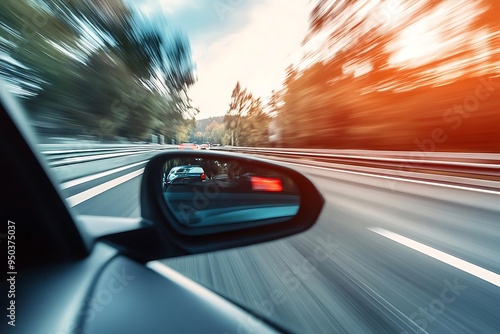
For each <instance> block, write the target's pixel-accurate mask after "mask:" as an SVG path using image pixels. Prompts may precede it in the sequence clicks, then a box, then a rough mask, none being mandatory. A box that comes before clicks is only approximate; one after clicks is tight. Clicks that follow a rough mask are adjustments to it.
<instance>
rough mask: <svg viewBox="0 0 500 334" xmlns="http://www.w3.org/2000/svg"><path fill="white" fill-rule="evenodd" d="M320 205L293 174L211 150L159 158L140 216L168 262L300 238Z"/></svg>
mask: <svg viewBox="0 0 500 334" xmlns="http://www.w3.org/2000/svg"><path fill="white" fill-rule="evenodd" d="M323 203H324V200H323V198H322V196H321V194H320V193H319V192H318V190H317V189H316V187H315V186H314V185H313V184H312V183H311V181H309V179H307V178H306V177H305V176H303V175H302V174H300V173H299V172H297V171H295V170H293V169H290V168H286V167H282V166H279V165H277V164H275V163H271V162H268V161H265V160H260V159H256V158H249V157H246V156H241V155H236V154H228V153H219V152H217V153H214V152H210V151H192V152H189V151H186V152H178V151H177V152H167V153H163V154H160V155H157V156H155V157H154V158H152V159H151V160H150V161H149V163H148V164H147V165H146V168H145V170H144V176H143V179H142V185H141V211H142V216H143V218H145V219H147V220H149V221H151V222H153V223H155V224H156V225H157V227H158V229H159V230H160V231H161V233H162V234H163V236H164V237H165V239H166V243H167V244H168V245H169V252H168V253H169V254H168V256H170V257H172V256H178V255H184V254H195V253H202V252H207V251H215V250H222V249H228V248H232V247H239V246H244V245H250V244H255V243H259V242H264V241H270V240H274V239H278V238H282V237H286V236H289V235H293V234H296V233H299V232H302V231H304V230H306V229H308V228H309V227H311V226H312V225H313V224H314V222H315V221H316V219H317V217H318V215H319V213H320V212H321V209H322V207H323Z"/></svg>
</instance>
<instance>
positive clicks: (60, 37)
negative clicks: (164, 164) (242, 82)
mask: <svg viewBox="0 0 500 334" xmlns="http://www.w3.org/2000/svg"><path fill="white" fill-rule="evenodd" d="M0 18H1V19H2V26H1V27H0V62H1V64H0V65H2V66H1V68H0V76H1V77H2V78H3V79H4V80H6V81H7V82H8V83H9V85H10V86H11V88H12V90H15V91H16V92H17V93H18V95H20V96H23V97H25V98H26V102H27V105H28V110H29V111H30V112H31V113H32V116H33V118H34V119H38V120H43V121H44V122H45V123H52V127H54V124H56V126H55V129H60V130H59V131H62V129H64V131H65V132H67V133H72V134H78V133H85V134H88V135H91V136H93V137H99V138H102V139H113V138H116V137H117V136H119V137H125V138H129V139H134V140H137V139H147V138H149V137H150V135H151V133H153V132H156V131H162V132H164V133H165V135H166V136H168V137H177V136H178V135H179V136H181V137H182V136H184V133H185V129H184V127H185V126H186V125H185V120H184V117H187V119H189V118H191V117H193V116H194V115H195V114H196V113H197V112H198V111H197V110H196V108H194V107H193V106H192V105H191V100H190V98H189V97H188V95H187V89H188V87H189V86H190V85H192V84H193V83H194V82H195V78H194V63H193V62H192V59H191V51H190V46H189V41H188V40H187V37H186V36H185V35H183V34H182V33H181V32H179V31H177V30H173V29H170V30H166V31H160V30H158V28H156V27H153V26H147V25H145V24H142V23H141V22H140V21H138V18H137V16H136V15H133V13H132V12H131V11H130V10H129V8H128V7H127V6H126V5H125V4H124V3H123V2H122V1H111V0H37V1H29V2H24V1H15V0H6V1H3V2H2V3H1V4H0ZM174 129H175V130H174ZM176 130H178V131H180V133H179V134H177V133H176V134H175V135H173V134H172V132H173V131H176Z"/></svg>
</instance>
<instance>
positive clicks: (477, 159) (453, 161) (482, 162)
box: [221, 147, 500, 181]
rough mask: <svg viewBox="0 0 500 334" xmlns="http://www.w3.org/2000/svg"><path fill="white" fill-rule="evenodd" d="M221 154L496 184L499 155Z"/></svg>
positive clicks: (271, 150) (265, 150) (241, 149)
mask: <svg viewBox="0 0 500 334" xmlns="http://www.w3.org/2000/svg"><path fill="white" fill-rule="evenodd" d="M221 149H224V150H228V151H232V152H240V153H248V154H258V155H263V156H272V157H280V158H285V159H286V158H288V159H293V160H295V162H296V161H297V159H299V158H300V159H304V158H305V159H307V160H310V161H317V162H323V163H335V164H342V165H352V166H363V167H373V168H379V169H388V170H393V171H397V170H399V171H402V172H403V171H404V172H420V173H422V172H424V173H436V172H438V173H442V174H446V175H455V176H465V177H475V178H482V179H489V180H497V181H500V154H489V153H484V154H483V153H441V152H430V153H427V152H395V151H361V150H321V149H312V150H305V149H282V148H255V147H224V148H221Z"/></svg>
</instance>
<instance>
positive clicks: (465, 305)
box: [62, 163, 500, 334]
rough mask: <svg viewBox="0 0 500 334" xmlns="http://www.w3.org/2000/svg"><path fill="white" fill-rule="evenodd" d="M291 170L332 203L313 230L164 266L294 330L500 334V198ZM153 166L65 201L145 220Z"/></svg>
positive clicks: (69, 185) (77, 188)
mask: <svg viewBox="0 0 500 334" xmlns="http://www.w3.org/2000/svg"><path fill="white" fill-rule="evenodd" d="M289 165H290V166H291V167H293V168H297V169H299V170H301V171H303V172H305V173H306V174H308V175H309V176H310V177H311V179H312V180H313V182H314V183H315V184H316V185H317V187H318V188H319V189H320V191H321V192H322V194H323V195H324V197H325V200H326V203H325V207H324V209H323V212H322V214H321V216H320V218H319V220H318V221H317V223H316V224H315V225H314V227H313V228H311V229H310V230H308V231H306V232H304V233H302V234H300V235H296V236H293V237H290V238H287V239H282V240H278V241H275V242H271V243H267V244H260V245H255V246H250V247H244V248H239V249H233V250H229V251H222V252H215V253H209V254H201V255H196V256H186V257H182V258H177V259H168V260H164V261H163V262H164V263H165V264H166V265H168V266H170V267H171V268H173V269H175V270H177V271H179V272H180V273H182V274H184V275H186V276H187V277H189V278H191V279H193V280H194V281H196V282H199V283H200V284H202V285H204V286H206V287H208V288H210V289H212V290H214V291H216V292H218V293H219V294H221V295H223V296H225V297H227V298H229V299H231V300H233V301H235V302H237V303H239V304H240V305H242V306H244V307H246V308H249V309H251V310H254V311H256V312H257V313H259V314H261V315H263V316H265V317H266V318H269V319H271V320H272V321H274V322H275V323H277V324H279V325H280V326H282V327H283V328H285V329H287V330H289V331H291V332H296V333H438V334H446V333H500V275H499V273H500V193H496V192H495V191H487V190H475V189H470V188H467V187H460V186H445V185H440V184H438V183H435V182H422V181H418V182H417V181H406V180H403V179H398V178H390V177H384V176H380V175H378V176H372V175H369V173H363V172H346V171H338V170H332V169H328V168H321V167H305V166H301V165H298V164H295V165H292V164H289ZM143 167H144V163H138V164H137V163H136V164H134V165H133V166H131V167H129V168H122V169H120V170H118V171H116V172H114V173H108V174H106V173H104V174H100V175H101V176H100V177H99V175H96V176H93V177H92V176H90V177H88V178H87V179H77V180H73V181H70V182H66V183H63V184H62V187H63V188H64V189H63V194H64V195H65V196H66V197H67V198H68V201H69V203H70V205H71V206H72V207H73V209H74V210H75V212H76V213H78V214H87V215H104V216H121V217H139V216H140V209H139V187H140V175H141V172H142V168H143ZM193 321H196V319H193ZM240 323H241V325H240V326H239V327H238V328H235V329H234V333H235V334H236V333H237V334H240V333H255V331H254V329H252V328H251V327H249V326H248V323H247V322H246V320H245V319H241V322H240ZM221 334H224V333H221Z"/></svg>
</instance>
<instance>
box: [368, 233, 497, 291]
mask: <svg viewBox="0 0 500 334" xmlns="http://www.w3.org/2000/svg"><path fill="white" fill-rule="evenodd" d="M368 229H369V230H370V231H372V232H375V233H377V234H380V235H381V236H384V237H386V238H388V239H391V240H393V241H396V242H398V243H400V244H402V245H404V246H406V247H409V248H411V249H414V250H416V251H417V252H420V253H422V254H425V255H427V256H430V257H432V258H434V259H436V260H438V261H441V262H444V263H446V264H448V265H450V266H452V267H455V268H457V269H460V270H462V271H465V272H466V273H468V274H471V275H473V276H476V277H478V278H480V279H482V280H484V281H486V282H488V283H491V284H493V285H496V286H498V287H500V275H499V274H497V273H494V272H492V271H489V270H486V269H484V268H481V267H479V266H476V265H475V264H472V263H470V262H467V261H464V260H462V259H459V258H458V257H455V256H453V255H449V254H446V253H445V252H442V251H440V250H437V249H435V248H432V247H429V246H426V245H424V244H422V243H420V242H417V241H414V240H412V239H409V238H406V237H403V236H402V235H399V234H397V233H394V232H391V231H387V230H384V229H383V228H380V227H371V228H368Z"/></svg>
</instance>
